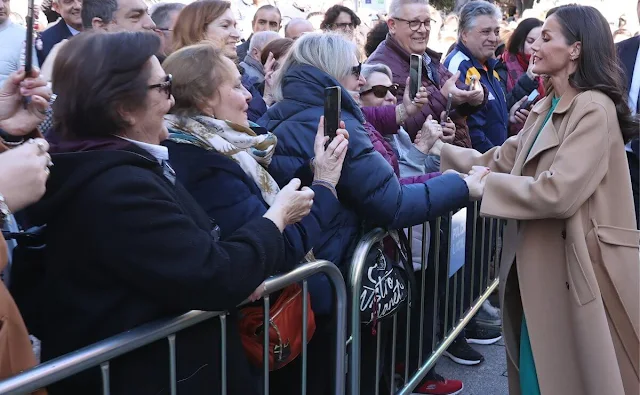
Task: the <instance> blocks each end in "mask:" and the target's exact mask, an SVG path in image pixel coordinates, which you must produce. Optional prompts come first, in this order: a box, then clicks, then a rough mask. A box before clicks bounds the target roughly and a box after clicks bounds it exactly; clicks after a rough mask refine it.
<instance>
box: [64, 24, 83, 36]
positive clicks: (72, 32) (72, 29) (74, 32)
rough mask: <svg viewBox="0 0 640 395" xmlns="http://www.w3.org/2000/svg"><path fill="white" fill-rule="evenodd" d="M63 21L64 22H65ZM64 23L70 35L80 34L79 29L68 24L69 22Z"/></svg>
mask: <svg viewBox="0 0 640 395" xmlns="http://www.w3.org/2000/svg"><path fill="white" fill-rule="evenodd" d="M65 23H66V22H65ZM66 25H67V29H69V31H70V32H71V35H72V36H75V35H77V34H80V30H76V29H74V28H72V27H71V26H69V24H68V23H66Z"/></svg>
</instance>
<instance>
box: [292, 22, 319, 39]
mask: <svg viewBox="0 0 640 395" xmlns="http://www.w3.org/2000/svg"><path fill="white" fill-rule="evenodd" d="M314 30H315V29H314V28H313V25H312V24H311V22H309V21H308V20H306V19H302V18H293V19H292V20H291V21H289V23H288V24H287V26H285V27H284V36H285V37H286V38H290V39H292V40H297V39H298V38H299V37H300V36H302V35H303V34H304V33H307V32H313V31H314Z"/></svg>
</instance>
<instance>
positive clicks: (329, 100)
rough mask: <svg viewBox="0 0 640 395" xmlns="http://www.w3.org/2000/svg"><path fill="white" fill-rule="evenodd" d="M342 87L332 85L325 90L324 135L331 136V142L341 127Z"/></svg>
mask: <svg viewBox="0 0 640 395" xmlns="http://www.w3.org/2000/svg"><path fill="white" fill-rule="evenodd" d="M341 100H342V88H340V87H339V86H331V87H328V88H325V90H324V135H325V136H329V143H331V141H332V140H333V139H334V138H335V137H336V132H337V130H338V128H339V127H340V109H341V108H342V105H341Z"/></svg>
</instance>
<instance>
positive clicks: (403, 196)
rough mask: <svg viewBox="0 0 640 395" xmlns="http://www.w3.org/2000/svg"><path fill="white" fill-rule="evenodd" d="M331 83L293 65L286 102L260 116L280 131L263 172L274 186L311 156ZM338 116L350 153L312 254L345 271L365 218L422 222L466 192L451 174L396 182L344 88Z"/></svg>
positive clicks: (382, 222)
mask: <svg viewBox="0 0 640 395" xmlns="http://www.w3.org/2000/svg"><path fill="white" fill-rule="evenodd" d="M336 85H340V84H339V83H338V81H336V80H335V79H334V78H332V77H330V76H329V75H328V74H326V73H324V72H322V71H320V70H318V69H317V68H315V67H311V66H306V65H299V66H294V67H292V68H291V69H289V70H288V71H287V73H286V75H285V76H284V79H283V86H282V91H283V95H284V100H282V101H280V102H278V103H276V104H275V105H273V106H272V107H271V108H269V110H268V111H267V113H266V114H265V115H264V117H262V118H261V119H260V120H259V121H258V123H259V124H260V125H261V126H263V127H266V128H267V129H268V130H271V131H272V132H273V133H275V134H276V135H277V136H278V146H277V147H276V152H275V155H274V157H273V161H272V162H271V166H270V167H269V170H270V173H271V174H272V175H273V177H274V178H275V179H276V181H277V182H278V183H279V184H280V185H282V184H285V183H287V182H288V181H289V180H290V179H291V178H293V176H294V174H295V172H296V170H297V169H298V168H299V167H300V166H301V165H302V164H303V163H304V162H305V161H307V160H309V159H310V158H311V157H313V155H314V153H313V143H314V139H315V135H316V131H317V128H318V121H319V120H320V116H321V115H323V112H324V104H323V103H324V99H323V97H324V89H325V88H326V87H329V86H336ZM342 120H343V121H344V122H345V124H346V129H347V130H348V131H349V150H348V152H347V157H346V159H345V163H344V166H343V168H342V176H341V178H340V182H339V183H338V186H337V190H338V198H339V199H340V203H341V208H340V213H339V215H338V216H337V217H336V218H335V219H334V220H333V221H331V225H330V229H329V230H327V231H326V232H325V233H324V234H323V236H322V239H321V241H320V242H319V243H318V245H317V248H316V249H314V252H315V254H316V257H318V258H322V259H327V260H330V261H331V262H333V263H335V264H336V265H338V266H339V267H340V268H341V269H342V270H343V271H345V269H347V268H348V266H349V265H348V259H349V255H350V252H351V250H352V249H353V245H354V244H355V243H356V242H357V238H358V237H359V235H360V233H361V226H362V224H363V223H364V222H366V224H367V226H368V227H373V226H381V227H386V228H389V229H400V228H404V227H407V226H411V225H416V224H420V223H423V222H425V221H427V220H428V219H431V218H433V217H436V216H438V215H442V214H445V213H446V212H448V211H450V210H453V209H455V208H457V207H461V206H464V205H465V203H466V202H467V199H468V193H469V192H468V189H467V186H466V184H465V183H464V181H463V180H462V179H461V178H460V177H459V176H457V175H443V176H441V177H436V178H434V179H431V180H429V181H427V182H425V183H421V184H411V185H400V183H399V181H398V178H397V177H396V175H395V173H394V172H393V168H392V167H391V165H389V163H388V162H387V161H386V160H385V159H384V158H383V157H382V155H380V154H379V153H378V152H377V151H376V150H375V149H374V148H373V145H372V144H371V140H370V139H369V136H368V134H367V132H366V131H365V129H364V126H363V124H364V117H363V115H362V112H361V111H360V108H359V107H358V105H357V104H356V103H355V102H354V101H353V99H352V98H351V97H350V96H349V94H348V92H347V91H346V89H344V88H343V89H342Z"/></svg>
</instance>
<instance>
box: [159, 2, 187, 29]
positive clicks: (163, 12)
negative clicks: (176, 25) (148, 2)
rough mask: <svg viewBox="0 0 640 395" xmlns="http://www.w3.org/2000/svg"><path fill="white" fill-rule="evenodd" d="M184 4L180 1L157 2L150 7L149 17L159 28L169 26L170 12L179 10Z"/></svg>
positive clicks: (167, 27)
mask: <svg viewBox="0 0 640 395" xmlns="http://www.w3.org/2000/svg"><path fill="white" fill-rule="evenodd" d="M184 7H186V5H184V4H182V3H158V4H154V6H153V7H151V19H152V20H153V22H154V23H155V24H156V26H157V27H158V28H160V29H169V28H171V26H170V23H171V14H172V13H173V12H176V11H177V12H180V11H182V9H183V8H184Z"/></svg>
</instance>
